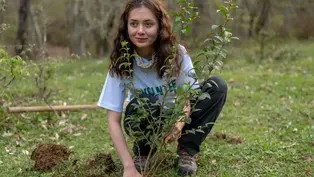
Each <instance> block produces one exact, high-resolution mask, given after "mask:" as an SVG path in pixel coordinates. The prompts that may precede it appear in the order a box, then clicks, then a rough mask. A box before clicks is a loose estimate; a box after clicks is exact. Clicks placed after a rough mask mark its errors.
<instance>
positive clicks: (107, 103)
mask: <svg viewBox="0 0 314 177" xmlns="http://www.w3.org/2000/svg"><path fill="white" fill-rule="evenodd" d="M124 99H125V84H124V82H123V80H121V79H120V78H117V77H112V76H110V74H109V73H108V74H107V77H106V81H105V84H104V86H103V89H102V91H101V95H100V97H99V100H98V103H97V105H98V106H100V107H102V108H106V109H108V110H112V111H116V112H122V111H123V103H124Z"/></svg>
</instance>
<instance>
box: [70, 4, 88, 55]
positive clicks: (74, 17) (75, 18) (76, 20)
mask: <svg viewBox="0 0 314 177" xmlns="http://www.w3.org/2000/svg"><path fill="white" fill-rule="evenodd" d="M71 2H72V8H71V10H72V11H71V23H72V25H71V26H72V30H71V46H70V52H71V54H76V55H79V56H81V55H83V54H86V52H85V40H84V34H82V31H83V30H84V26H85V25H84V19H83V18H82V12H81V10H82V6H83V1H82V0H72V1H71Z"/></svg>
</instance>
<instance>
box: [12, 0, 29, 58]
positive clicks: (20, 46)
mask: <svg viewBox="0 0 314 177" xmlns="http://www.w3.org/2000/svg"><path fill="white" fill-rule="evenodd" d="M29 5H30V1H29V0H20V8H19V21H18V31H17V36H16V47H15V53H16V55H20V56H21V55H22V52H23V51H24V47H25V44H26V42H27V27H28V25H27V17H28V12H29Z"/></svg>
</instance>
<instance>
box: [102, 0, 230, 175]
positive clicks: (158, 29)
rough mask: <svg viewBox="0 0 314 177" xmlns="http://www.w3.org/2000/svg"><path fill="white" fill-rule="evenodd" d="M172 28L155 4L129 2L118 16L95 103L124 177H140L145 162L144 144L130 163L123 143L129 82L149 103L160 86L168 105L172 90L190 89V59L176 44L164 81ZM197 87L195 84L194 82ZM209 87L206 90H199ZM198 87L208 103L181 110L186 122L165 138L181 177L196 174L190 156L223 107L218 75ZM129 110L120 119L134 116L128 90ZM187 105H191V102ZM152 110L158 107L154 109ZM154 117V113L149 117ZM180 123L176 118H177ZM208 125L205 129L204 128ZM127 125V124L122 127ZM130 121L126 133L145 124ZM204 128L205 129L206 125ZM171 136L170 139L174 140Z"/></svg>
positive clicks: (139, 144)
mask: <svg viewBox="0 0 314 177" xmlns="http://www.w3.org/2000/svg"><path fill="white" fill-rule="evenodd" d="M171 32H172V25H171V20H170V18H169V16H168V15H167V12H166V10H165V8H164V6H163V4H162V2H161V1H159V0H128V1H127V3H126V6H125V9H124V12H123V13H122V15H121V19H120V26H119V30H118V35H117V36H116V38H115V40H114V49H113V51H112V53H111V56H110V67H109V73H108V74H107V78H106V81H105V84H104V87H103V90H102V93H101V96H100V98H99V101H98V105H99V106H100V107H102V108H106V109H107V110H108V113H107V115H108V127H109V133H110V136H111V139H112V142H113V144H114V147H115V148H116V151H117V153H118V156H119V158H120V160H121V162H122V164H123V167H124V174H123V176H124V177H140V176H141V175H140V173H139V172H138V170H139V168H140V167H143V166H144V164H146V160H147V156H148V153H149V151H150V150H151V149H150V146H147V142H146V141H145V140H142V141H139V142H134V147H133V151H134V159H132V157H131V154H130V152H129V151H128V148H127V144H126V142H125V139H124V136H123V131H122V128H121V127H122V126H121V117H122V112H123V103H124V99H125V92H126V87H127V85H128V83H130V79H127V78H131V80H132V82H133V84H134V87H135V90H138V91H141V93H142V94H141V95H140V97H145V98H148V100H149V101H150V102H152V103H154V102H156V101H157V100H159V99H162V98H163V92H164V89H165V87H168V91H169V93H168V94H167V97H166V98H165V100H166V102H173V101H174V98H175V96H176V88H177V87H180V86H181V85H182V84H184V83H186V82H189V83H190V84H191V85H192V84H193V83H195V82H194V79H193V78H191V77H189V76H188V74H187V73H188V72H194V71H193V65H192V61H191V58H190V57H189V55H188V54H187V52H186V50H185V48H184V47H183V46H181V45H179V46H178V47H177V53H178V55H177V56H176V58H175V59H174V61H175V62H173V63H172V66H173V67H174V68H176V71H177V73H176V77H175V78H174V79H173V80H172V81H171V82H170V83H169V82H168V83H166V82H165V79H164V78H165V67H163V66H165V65H170V64H169V63H168V62H167V60H166V58H167V57H168V56H169V55H171V53H172V49H171V48H172V46H174V45H175V41H176V38H175V36H173V35H172V33H171ZM122 41H127V42H128V47H129V48H130V50H129V52H130V53H131V54H136V56H135V57H133V58H132V60H131V63H132V64H131V68H133V70H134V72H132V73H131V74H130V73H129V72H124V71H125V70H128V67H124V66H123V65H122V67H121V63H122V62H125V61H124V60H123V59H122V60H121V58H119V57H120V56H122V55H123V54H124V53H123V50H121V48H122V46H121V42H122ZM196 83H197V82H196ZM205 85H211V87H208V86H207V87H204V86H205ZM192 87H193V88H198V87H201V88H202V90H203V91H204V92H207V93H209V94H210V96H211V98H210V99H205V100H202V101H199V102H197V103H195V104H196V105H195V108H196V109H200V111H197V112H192V113H190V107H191V106H190V105H187V106H186V107H185V110H183V111H184V112H185V114H186V117H190V118H191V123H190V124H185V123H184V122H177V123H175V124H174V125H173V129H172V130H173V132H171V133H170V134H169V136H168V137H166V138H165V142H168V141H172V140H177V141H178V144H179V145H178V150H177V151H178V152H177V153H178V155H179V159H178V160H179V163H178V169H179V174H181V175H190V174H193V173H195V172H196V170H197V166H196V162H195V158H194V157H195V155H196V154H197V153H199V151H200V145H201V143H202V142H203V141H204V140H205V138H206V136H207V135H208V133H209V132H210V130H211V128H212V126H213V124H212V123H214V122H215V121H216V118H217V117H218V115H219V113H220V112H221V109H222V107H223V105H224V103H225V99H226V93H227V86H226V84H225V82H224V81H223V80H222V79H221V78H218V77H211V78H209V79H208V80H207V81H205V82H203V83H200V84H196V85H193V86H192ZM127 100H128V101H129V104H128V106H127V107H126V111H125V117H130V115H132V114H133V113H135V112H136V109H135V108H134V106H133V105H134V104H137V100H136V98H134V90H133V89H129V90H128V98H127ZM191 104H192V103H191ZM153 109H157V110H158V109H159V108H158V107H155V108H153ZM152 116H153V117H154V116H156V115H152ZM178 119H179V118H178ZM208 124H209V125H208ZM127 125H129V126H127ZM131 125H132V120H130V119H124V128H125V130H126V132H127V134H128V133H129V131H130V130H132V131H146V129H145V128H146V126H147V121H141V123H140V127H137V128H135V127H132V126H131ZM205 125H208V126H205ZM200 126H202V127H204V128H202V130H203V131H204V132H205V133H196V134H195V135H194V134H182V133H181V132H185V131H186V130H191V129H198V127H200ZM173 135H174V136H173Z"/></svg>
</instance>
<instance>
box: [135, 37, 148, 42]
mask: <svg viewBox="0 0 314 177" xmlns="http://www.w3.org/2000/svg"><path fill="white" fill-rule="evenodd" d="M136 40H137V41H138V42H145V41H146V40H147V38H136Z"/></svg>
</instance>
